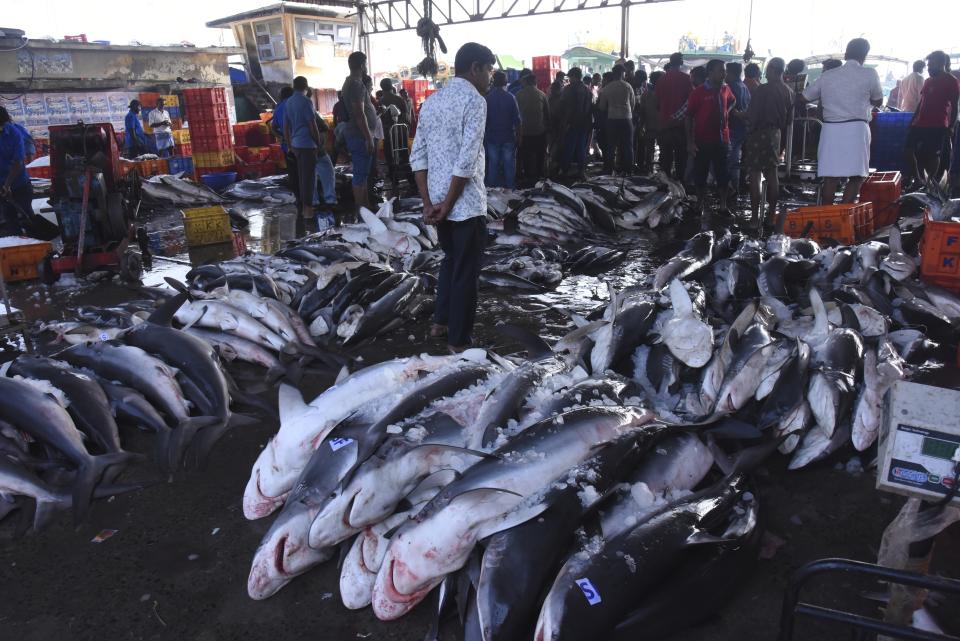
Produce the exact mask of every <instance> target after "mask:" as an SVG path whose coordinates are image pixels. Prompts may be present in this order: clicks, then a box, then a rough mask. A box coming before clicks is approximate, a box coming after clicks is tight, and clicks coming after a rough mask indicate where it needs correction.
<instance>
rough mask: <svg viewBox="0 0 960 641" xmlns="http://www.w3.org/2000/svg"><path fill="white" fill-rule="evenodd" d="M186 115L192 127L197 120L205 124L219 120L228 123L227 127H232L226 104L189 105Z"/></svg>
mask: <svg viewBox="0 0 960 641" xmlns="http://www.w3.org/2000/svg"><path fill="white" fill-rule="evenodd" d="M186 115H187V120H189V121H190V124H191V125H193V123H194V122H195V121H197V120H203V121H205V122H208V121H214V120H218V121H223V122H225V123H227V126H229V125H230V114H229V113H227V105H226V103H216V104H210V105H208V104H205V103H200V104H197V105H187V109H186Z"/></svg>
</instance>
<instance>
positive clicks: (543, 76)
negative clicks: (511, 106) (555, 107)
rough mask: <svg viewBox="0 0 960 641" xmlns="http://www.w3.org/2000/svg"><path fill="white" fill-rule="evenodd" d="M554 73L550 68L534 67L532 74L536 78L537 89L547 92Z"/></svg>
mask: <svg viewBox="0 0 960 641" xmlns="http://www.w3.org/2000/svg"><path fill="white" fill-rule="evenodd" d="M554 75H555V74H554V72H553V71H551V70H550V69H534V70H533V76H534V77H535V78H536V79H537V89H539V90H540V91H542V92H544V93H546V94H549V93H550V85H551V84H552V83H553V77H554Z"/></svg>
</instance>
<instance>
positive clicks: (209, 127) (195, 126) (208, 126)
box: [190, 118, 230, 142]
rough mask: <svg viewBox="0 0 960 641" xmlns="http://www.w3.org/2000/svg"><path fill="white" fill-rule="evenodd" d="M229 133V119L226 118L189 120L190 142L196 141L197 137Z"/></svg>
mask: <svg viewBox="0 0 960 641" xmlns="http://www.w3.org/2000/svg"><path fill="white" fill-rule="evenodd" d="M224 134H227V135H228V134H230V121H229V120H226V119H222V120H221V119H216V120H207V119H202V118H201V119H199V120H191V121H190V142H194V141H196V139H197V137H203V136H214V135H216V136H220V135H224Z"/></svg>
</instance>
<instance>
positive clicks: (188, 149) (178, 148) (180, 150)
mask: <svg viewBox="0 0 960 641" xmlns="http://www.w3.org/2000/svg"><path fill="white" fill-rule="evenodd" d="M173 151H174V153H176V154H177V155H178V156H192V155H193V145H191V144H190V143H189V142H185V143H182V144H177V145H174V146H173Z"/></svg>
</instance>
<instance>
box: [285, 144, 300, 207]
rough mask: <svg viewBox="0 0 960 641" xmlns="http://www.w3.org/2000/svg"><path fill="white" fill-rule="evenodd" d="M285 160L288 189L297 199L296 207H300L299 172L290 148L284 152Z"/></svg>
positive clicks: (295, 158)
mask: <svg viewBox="0 0 960 641" xmlns="http://www.w3.org/2000/svg"><path fill="white" fill-rule="evenodd" d="M286 160H287V182H288V183H289V187H290V191H292V192H293V196H294V198H296V199H297V209H298V210H299V209H300V172H299V171H297V157H296V156H295V155H294V154H293V151H292V150H288V151H287V154H286Z"/></svg>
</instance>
